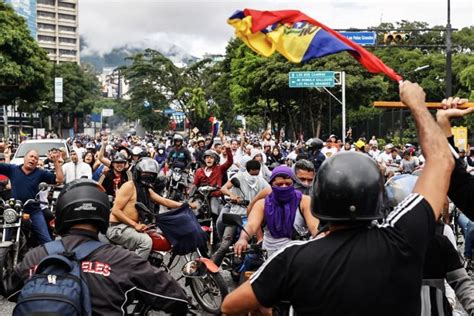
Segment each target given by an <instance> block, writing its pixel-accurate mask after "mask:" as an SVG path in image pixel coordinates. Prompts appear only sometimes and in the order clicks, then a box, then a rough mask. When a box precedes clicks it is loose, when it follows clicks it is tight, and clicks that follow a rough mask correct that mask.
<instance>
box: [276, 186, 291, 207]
mask: <svg viewBox="0 0 474 316" xmlns="http://www.w3.org/2000/svg"><path fill="white" fill-rule="evenodd" d="M272 193H273V195H274V196H275V199H276V200H277V201H278V202H280V203H286V202H289V201H290V200H291V198H292V197H293V195H294V194H295V187H294V186H289V187H272Z"/></svg>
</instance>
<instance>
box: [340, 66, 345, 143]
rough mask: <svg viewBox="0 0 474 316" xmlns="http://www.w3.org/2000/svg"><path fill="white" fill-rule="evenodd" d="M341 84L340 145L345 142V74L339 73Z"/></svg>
mask: <svg viewBox="0 0 474 316" xmlns="http://www.w3.org/2000/svg"><path fill="white" fill-rule="evenodd" d="M341 84H342V135H341V136H342V143H343V144H344V143H345V142H346V72H345V71H342V72H341Z"/></svg>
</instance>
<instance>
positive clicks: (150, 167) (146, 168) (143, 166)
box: [133, 157, 160, 187]
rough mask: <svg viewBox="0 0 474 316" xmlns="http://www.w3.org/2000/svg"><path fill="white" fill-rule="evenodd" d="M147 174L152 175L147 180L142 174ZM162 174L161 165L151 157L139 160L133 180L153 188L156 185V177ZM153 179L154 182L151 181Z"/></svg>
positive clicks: (134, 170)
mask: <svg viewBox="0 0 474 316" xmlns="http://www.w3.org/2000/svg"><path fill="white" fill-rule="evenodd" d="M144 172H146V173H149V174H150V177H149V179H145V178H144V177H143V176H142V174H143V173H144ZM159 172H160V165H159V164H158V162H156V160H155V159H152V158H149V157H143V158H140V160H138V162H137V164H136V165H135V168H134V169H133V179H134V180H135V181H139V182H140V183H141V184H143V185H145V186H149V187H152V186H154V184H155V181H156V177H157V176H158V173H159ZM152 178H153V180H151V179H152Z"/></svg>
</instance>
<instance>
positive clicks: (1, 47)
mask: <svg viewBox="0 0 474 316" xmlns="http://www.w3.org/2000/svg"><path fill="white" fill-rule="evenodd" d="M50 68H51V65H50V64H49V63H48V57H47V55H46V52H45V51H44V50H43V49H41V48H40V47H39V46H38V44H37V43H36V41H35V40H34V39H33V38H32V37H31V35H30V31H29V29H28V27H27V25H26V22H25V20H24V19H23V18H22V17H20V16H19V15H17V14H16V13H15V11H14V10H13V9H12V8H11V6H10V5H8V4H6V3H5V2H3V1H1V2H0V105H11V104H13V103H14V102H15V101H16V100H19V101H22V102H35V101H38V100H40V99H41V98H43V97H44V95H45V94H46V93H47V91H48V90H47V83H46V80H47V77H48V74H49V69H50Z"/></svg>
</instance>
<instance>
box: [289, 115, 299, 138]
mask: <svg viewBox="0 0 474 316" xmlns="http://www.w3.org/2000/svg"><path fill="white" fill-rule="evenodd" d="M287 113H288V117H289V118H290V126H291V132H292V134H293V139H297V138H296V124H295V119H294V117H293V115H291V113H290V110H289V109H287Z"/></svg>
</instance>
